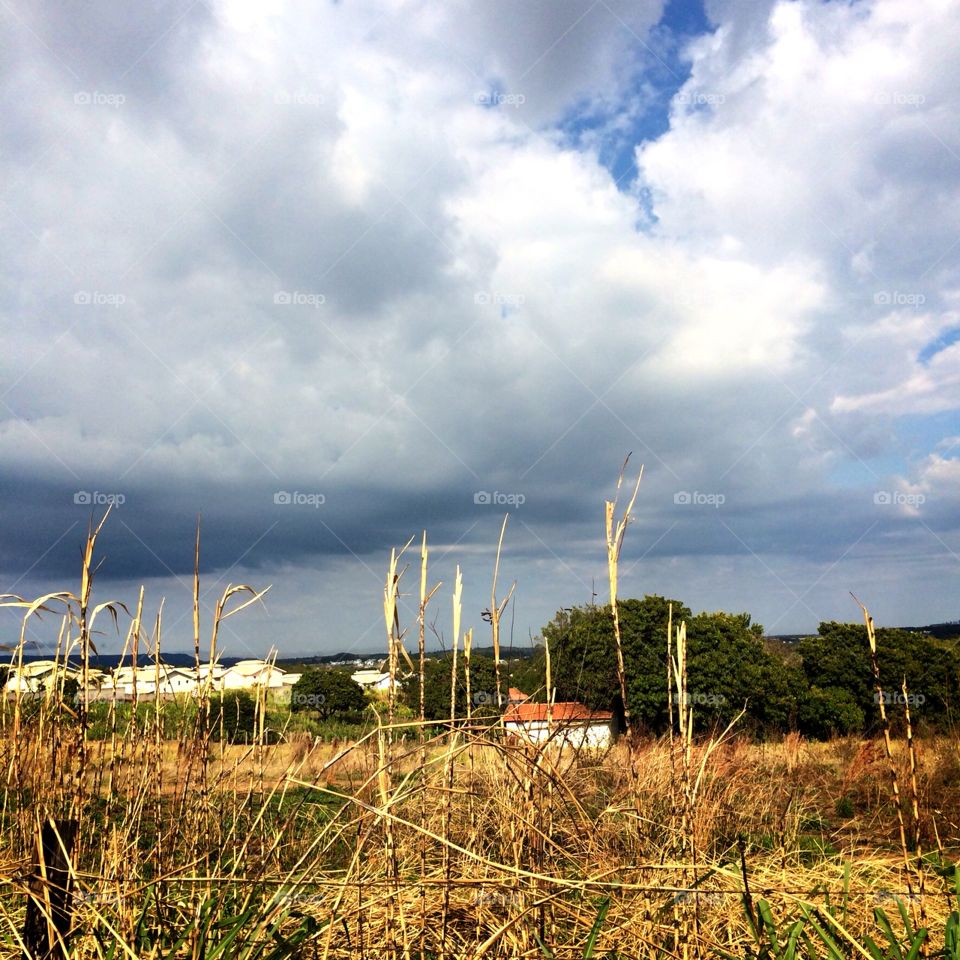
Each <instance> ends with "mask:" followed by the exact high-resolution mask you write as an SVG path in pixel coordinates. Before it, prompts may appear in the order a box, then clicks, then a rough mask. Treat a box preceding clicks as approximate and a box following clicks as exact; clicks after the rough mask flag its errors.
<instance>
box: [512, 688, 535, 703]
mask: <svg viewBox="0 0 960 960" xmlns="http://www.w3.org/2000/svg"><path fill="white" fill-rule="evenodd" d="M507 698H508V699H509V701H510V703H523V701H524V700H529V699H530V696H529V694H526V693H524V692H523V691H522V690H518V689H517V688H516V687H511V688H510V689H509V690H508V691H507Z"/></svg>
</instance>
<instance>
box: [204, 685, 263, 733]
mask: <svg viewBox="0 0 960 960" xmlns="http://www.w3.org/2000/svg"><path fill="white" fill-rule="evenodd" d="M256 733H257V702H256V700H254V698H253V697H252V696H251V695H250V694H249V693H247V692H246V690H226V691H224V693H223V694H221V695H218V696H215V697H211V698H210V734H211V736H212V737H213V739H214V740H219V739H220V738H221V737H223V739H224V740H226V741H227V742H228V743H243V742H249V741H251V740H252V739H253V738H254V737H255V736H256Z"/></svg>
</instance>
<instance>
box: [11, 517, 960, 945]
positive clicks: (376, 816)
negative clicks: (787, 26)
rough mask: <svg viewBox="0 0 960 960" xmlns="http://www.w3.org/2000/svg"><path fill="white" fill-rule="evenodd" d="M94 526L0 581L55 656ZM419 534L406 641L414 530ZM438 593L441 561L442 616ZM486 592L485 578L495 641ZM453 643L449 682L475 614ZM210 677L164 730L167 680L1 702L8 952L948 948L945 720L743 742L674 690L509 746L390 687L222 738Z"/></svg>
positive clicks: (958, 760) (953, 834)
mask: <svg viewBox="0 0 960 960" xmlns="http://www.w3.org/2000/svg"><path fill="white" fill-rule="evenodd" d="M611 515H612V511H611ZM610 529H611V530H615V529H616V528H615V527H613V525H612V524H611V528H610ZM618 537H619V538H620V539H622V535H619V534H616V533H614V534H613V535H612V537H611V538H610V539H611V543H612V544H613V547H614V549H612V550H611V554H610V557H611V584H612V591H611V592H612V597H613V599H614V600H615V599H616V592H615V589H616V588H615V585H616V559H617V556H618V546H617V544H618ZM95 542H96V531H93V532H91V536H90V538H89V541H88V544H87V549H86V555H85V561H84V568H83V575H82V580H81V589H80V592H79V593H78V594H77V595H73V594H66V593H65V594H58V595H55V596H50V597H45V598H40V599H39V600H36V601H26V600H19V599H15V598H14V599H11V598H8V599H7V600H6V601H5V602H6V604H7V605H8V606H9V605H13V606H19V607H21V608H22V610H23V615H24V618H25V620H24V622H25V623H26V621H27V620H29V618H31V617H32V616H34V615H35V614H36V613H37V612H38V611H39V610H46V611H48V612H53V611H57V612H58V613H60V614H62V621H61V625H60V652H61V654H62V655H63V656H66V655H68V654H69V655H73V656H79V657H80V658H81V659H83V660H84V661H85V660H86V659H87V658H88V657H89V650H90V642H91V641H90V638H91V633H92V631H93V628H94V623H95V621H97V620H98V618H107V617H112V616H117V617H119V616H120V614H121V612H122V611H121V609H120V608H119V607H117V606H107V605H99V606H97V605H94V604H93V603H92V601H91V589H92V570H93V569H94V565H93V561H92V558H93V551H94V546H95ZM421 556H422V577H421V593H420V596H421V618H420V625H421V650H422V637H423V633H422V626H423V623H424V617H423V616H422V613H423V611H424V610H425V608H426V603H427V602H428V600H429V597H430V596H431V595H432V594H431V591H429V590H428V589H427V586H426V584H427V578H426V569H427V551H426V547H425V545H424V547H423V550H422V555H421ZM397 560H398V558H397V556H394V557H393V558H392V559H391V564H390V568H389V570H388V573H387V579H386V589H385V608H384V614H385V624H386V627H387V636H388V645H389V647H388V648H389V655H390V673H391V676H395V675H396V674H397V672H398V670H399V669H400V657H401V655H402V652H401V649H400V640H401V634H400V632H399V629H398V627H397V622H396V617H395V610H396V607H395V603H396V591H397V584H398V575H397ZM198 579H199V576H198V575H197V581H198ZM197 592H198V591H197ZM256 596H257V594H256V593H255V592H254V591H252V590H251V589H250V588H247V587H232V588H230V589H229V590H228V591H227V592H226V593H225V594H224V597H223V598H222V600H221V602H220V603H219V604H218V606H217V613H216V616H215V618H214V622H213V624H212V633H211V639H210V648H209V659H210V660H211V661H213V660H214V659H215V657H216V651H217V633H218V628H219V624H220V623H221V622H222V620H223V619H224V618H226V617H227V616H231V615H232V614H233V613H235V612H239V611H240V610H242V608H243V606H244V605H245V604H247V603H249V602H251V600H252V599H254V598H255V597H256ZM459 596H460V584H459V580H458V582H457V584H455V585H454V599H455V604H454V630H453V636H454V637H458V638H459V637H460V623H459V607H458V605H457V601H458V600H459ZM142 604H143V598H142V596H141V599H140V602H139V603H138V604H137V605H136V607H135V608H134V609H135V612H134V613H133V614H132V615H131V617H130V623H129V628H128V630H127V646H128V648H129V647H130V645H131V644H137V645H138V646H139V648H140V651H141V656H143V655H144V654H145V653H146V654H151V655H157V654H160V652H161V651H160V649H159V646H160V644H159V638H160V637H161V635H162V631H161V625H160V619H159V616H158V618H157V620H156V621H155V622H154V624H153V625H152V627H151V629H149V630H148V629H146V628H145V626H144V623H143V605H142ZM504 606H505V604H504V603H503V602H498V600H497V596H496V578H494V586H493V590H492V596H491V608H490V609H491V611H493V615H492V618H491V619H492V621H493V622H492V630H493V642H494V647H495V648H496V645H497V642H498V635H497V630H498V616H499V613H500V612H502V610H503V609H504ZM614 608H615V607H614ZM197 623H198V625H197V633H196V643H197V649H198V660H199V642H200V641H199V621H198V622H197ZM684 636H685V634H684V628H683V625H682V624H681V625H679V627H678V628H677V629H676V630H675V634H671V641H670V642H671V645H672V646H671V656H670V660H669V663H670V670H669V678H670V683H671V685H672V686H671V689H674V688H675V690H676V703H686V702H688V698H687V691H686V687H685V682H686V671H685V642H684ZM21 639H22V638H21ZM463 640H464V645H463V650H462V653H463V656H464V657H465V658H466V660H465V665H466V671H465V676H466V683H467V685H468V687H469V683H470V671H469V652H470V649H471V644H472V632H471V631H469V630H468V631H466V633H465V634H464V635H463ZM19 650H20V651H22V646H21V647H20V648H19ZM17 655H18V651H14V658H16V656H17ZM463 667H464V662H462V663H461V669H463ZM420 669H421V676H422V669H423V667H422V660H421V666H420ZM549 669H550V668H549V658H548V659H547V670H548V675H547V676H546V677H545V678H544V682H545V686H546V688H547V689H550V687H551V683H550V676H549ZM454 670H456V661H454ZM457 676H458V674H456V673H454V674H453V678H454V679H453V680H452V682H456V677H457ZM666 679H667V674H665V682H666ZM211 700H212V697H210V696H207V694H203V695H201V697H200V698H199V703H198V708H197V709H194V710H193V711H192V713H188V714H185V716H187V717H188V718H189V719H188V722H185V723H183V724H182V725H181V728H180V729H179V731H178V732H177V734H176V736H173V737H171V736H170V730H169V724H166V723H165V718H164V710H165V709H167V708H166V707H164V705H163V704H161V703H157V704H153V705H152V706H151V705H146V706H145V709H142V710H141V711H140V712H139V713H137V714H136V719H135V721H134V722H123V723H121V722H120V716H119V710H118V709H117V707H116V705H114V704H111V705H109V706H108V707H105V709H106V710H107V715H106V716H105V717H102V716H101V717H99V719H98V724H99V726H100V732H99V733H98V735H97V738H93V737H92V736H91V725H90V722H91V712H90V709H88V707H89V705H88V704H86V703H84V700H83V696H82V695H81V696H80V697H79V698H77V697H76V696H75V695H74V696H69V697H68V696H67V695H66V690H65V688H63V687H61V688H60V689H51V690H50V691H48V693H47V694H46V695H45V696H44V697H42V698H41V699H40V700H39V701H37V700H35V699H31V698H27V697H22V698H19V699H16V700H7V701H4V702H3V709H2V714H0V717H2V729H0V734H2V735H0V760H2V763H3V770H4V777H3V782H2V786H3V800H2V807H0V816H2V819H3V832H2V840H0V879H2V885H0V918H2V924H0V942H2V944H3V952H4V954H5V955H9V956H15V955H22V954H23V952H24V949H25V946H26V947H27V948H28V952H29V953H30V954H31V955H37V956H43V955H50V956H71V957H74V956H75V957H84V958H86V957H104V958H106V957H109V958H120V957H131V958H133V957H156V958H160V957H191V958H197V960H200V958H215V957H224V958H225V957H241V958H275V960H280V958H285V957H311V958H321V957H322V958H346V957H361V958H370V960H373V958H381V957H391V958H394V957H397V958H399V957H402V958H428V957H429V958H441V957H448V958H454V957H456V958H468V957H469V958H473V957H490V958H494V957H497V958H519V957H529V958H534V957H537V958H551V957H556V958H569V957H577V958H588V957H608V958H633V957H651V958H652V957H661V958H667V957H669V958H673V957H679V958H687V957H715V956H735V957H770V958H789V957H794V956H798V957H799V956H824V957H828V956H829V957H868V958H881V957H889V958H901V957H907V956H919V955H926V956H934V955H941V956H949V957H958V956H960V946H958V915H957V914H956V912H955V909H956V899H957V885H958V880H957V876H958V874H957V871H956V870H955V869H954V868H953V866H952V864H953V862H954V861H955V860H956V859H957V857H958V855H960V849H958V848H960V833H958V823H957V821H958V814H957V813H956V811H957V810H958V809H960V805H958V802H957V801H958V797H960V753H958V749H957V741H956V739H955V738H945V737H940V738H928V739H924V740H922V741H921V740H916V741H914V740H912V739H910V740H905V741H891V740H890V738H889V731H888V730H887V731H885V732H886V733H887V736H885V737H884V738H883V739H878V740H866V741H865V740H860V739H835V740H833V741H831V742H828V743H813V742H806V741H804V740H803V739H802V738H800V737H799V736H797V735H796V734H793V735H788V736H786V737H785V738H782V739H780V740H778V741H776V742H768V743H755V742H749V741H748V740H747V739H745V738H743V737H742V736H741V735H740V734H739V733H738V730H737V727H736V725H735V724H734V725H732V726H731V727H730V728H728V729H725V730H719V729H718V730H715V731H713V733H712V734H710V735H707V736H702V737H701V736H694V734H693V727H692V724H691V721H690V714H688V713H684V712H679V713H678V714H677V715H676V718H675V720H676V722H675V723H674V724H673V725H672V726H673V729H672V731H671V734H670V735H669V736H668V737H662V738H659V739H646V740H643V739H640V738H637V737H627V738H624V739H622V740H621V741H620V742H619V743H617V744H616V745H615V746H613V747H612V748H610V749H609V750H606V751H602V752H592V751H580V752H577V751H574V750H571V749H569V748H561V747H559V746H558V745H557V744H555V743H549V742H548V743H545V744H542V745H540V746H534V745H531V744H525V743H523V742H511V741H509V740H508V739H506V738H505V737H504V735H503V730H502V728H501V727H500V726H499V724H498V723H497V721H496V720H495V719H483V718H480V717H474V716H472V715H471V714H470V708H469V706H468V708H467V715H466V716H458V715H456V713H455V712H454V715H452V716H451V717H450V718H449V720H448V721H446V722H444V723H441V724H437V723H432V724H430V725H429V726H428V725H427V724H426V723H424V722H423V721H422V720H420V719H414V720H403V721H401V720H399V719H397V718H398V717H399V716H401V713H400V711H399V710H398V709H397V707H398V703H397V701H396V691H395V689H394V688H393V687H391V690H390V691H389V694H388V696H387V699H386V701H385V702H384V703H383V705H382V707H381V708H380V709H379V710H371V711H369V719H368V722H367V728H366V732H365V733H364V734H363V735H361V736H360V737H358V738H356V739H352V740H350V741H347V742H341V743H333V744H329V743H321V742H319V741H318V740H316V739H314V738H313V737H310V736H307V735H305V734H303V733H302V732H294V731H292V730H288V731H286V732H284V731H280V733H279V736H278V735H277V733H276V732H273V733H272V734H271V736H270V737H268V736H267V735H266V731H265V729H264V726H263V724H262V723H260V725H259V727H258V728H257V729H256V730H255V732H254V735H253V736H252V739H251V742H249V743H247V744H242V745H241V744H236V743H230V742H228V740H227V738H226V737H224V736H223V735H222V728H221V729H220V730H218V729H217V724H216V723H215V722H214V721H213V719H212V717H213V716H214V715H213V713H212V712H211ZM451 702H452V703H454V704H455V703H456V699H455V698H453V697H451ZM466 702H467V703H468V705H469V703H470V697H469V695H468V696H467V701H466ZM454 709H455V708H454ZM421 710H422V707H421ZM259 715H260V716H261V717H263V716H264V715H265V713H264V711H262V710H261V711H260V714H259ZM44 835H45V836H44ZM41 849H42V850H43V853H42V855H41V853H40V851H41ZM44 940H47V941H49V943H50V944H51V951H50V953H49V954H48V953H47V948H46V946H44V947H43V948H42V949H41V948H40V947H38V946H37V944H38V943H39V942H40V941H44ZM25 941H26V944H25Z"/></svg>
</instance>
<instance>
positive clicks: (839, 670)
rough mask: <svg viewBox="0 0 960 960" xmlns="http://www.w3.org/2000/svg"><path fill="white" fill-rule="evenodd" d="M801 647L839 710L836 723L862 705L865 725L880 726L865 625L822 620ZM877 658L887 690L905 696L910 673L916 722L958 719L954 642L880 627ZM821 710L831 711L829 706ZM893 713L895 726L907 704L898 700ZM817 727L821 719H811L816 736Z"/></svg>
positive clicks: (817, 684) (814, 679)
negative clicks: (817, 720)
mask: <svg viewBox="0 0 960 960" xmlns="http://www.w3.org/2000/svg"><path fill="white" fill-rule="evenodd" d="M798 652H799V653H800V656H801V658H802V662H803V672H804V674H805V675H806V678H807V681H808V682H809V684H810V685H811V688H816V689H817V690H818V691H821V692H822V696H821V698H824V697H825V698H826V699H827V701H829V702H832V703H833V705H834V706H835V707H837V710H838V711H839V714H840V716H839V717H838V718H837V719H836V720H835V721H831V723H832V725H833V726H835V727H836V728H837V729H843V727H844V723H843V717H844V716H847V715H849V714H851V713H854V712H855V711H856V710H858V711H859V712H860V713H861V714H862V716H863V720H862V721H861V724H860V726H861V727H862V726H863V724H864V723H865V724H866V725H867V727H868V728H874V727H875V725H876V724H877V723H878V722H879V708H878V706H877V703H876V697H875V693H876V691H875V689H874V682H873V673H872V669H871V664H870V647H869V642H868V640H867V630H866V627H865V626H864V625H863V624H856V623H837V622H824V623H821V624H820V628H819V630H818V632H817V636H815V637H807V638H805V639H803V640H801V641H800V643H799V644H798ZM877 661H878V664H879V667H880V679H881V684H882V686H883V690H884V693H885V694H886V695H888V696H890V697H894V698H897V697H901V696H902V695H901V684H902V682H903V680H904V678H906V681H907V688H908V690H909V694H910V696H911V704H910V706H911V719H912V720H913V721H914V723H916V724H919V725H923V724H927V725H930V726H933V727H945V726H947V725H948V724H949V723H950V722H951V721H952V720H954V719H955V712H956V705H955V702H954V691H955V690H956V689H957V683H958V680H960V658H958V656H957V651H956V646H955V644H954V643H953V642H951V641H947V640H941V639H937V638H935V637H930V636H927V635H926V634H923V633H916V632H912V631H909V630H896V629H885V628H882V627H881V628H879V629H878V630H877ZM826 691H832V692H831V693H829V694H828V693H826ZM840 691H842V692H843V696H841V695H840ZM848 702H850V703H852V705H853V709H852V708H851V707H849V706H848V705H847V704H848ZM821 706H822V705H821ZM812 712H814V713H816V712H817V711H812ZM819 712H820V713H823V714H825V715H826V714H827V713H829V711H827V710H826V708H824V709H823V710H821V711H819ZM887 713H888V715H889V716H890V718H891V721H892V722H893V723H894V726H899V725H900V724H901V722H902V716H903V708H902V706H900V705H899V704H897V703H893V704H891V705H890V706H889V708H888V710H887ZM815 727H816V723H811V729H810V731H809V732H810V733H811V735H817V731H816V730H815Z"/></svg>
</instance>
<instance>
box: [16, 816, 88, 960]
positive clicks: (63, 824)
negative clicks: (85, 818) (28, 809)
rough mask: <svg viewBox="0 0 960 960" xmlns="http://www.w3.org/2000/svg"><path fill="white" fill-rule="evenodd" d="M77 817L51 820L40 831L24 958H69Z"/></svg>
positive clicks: (49, 959)
mask: <svg viewBox="0 0 960 960" xmlns="http://www.w3.org/2000/svg"><path fill="white" fill-rule="evenodd" d="M77 827H78V822H77V821H76V820H53V819H48V820H47V821H46V822H45V823H44V824H43V826H42V827H41V829H40V831H39V836H38V837H37V849H36V852H35V854H34V861H33V872H32V874H31V877H30V880H29V891H30V892H29V893H28V894H27V917H26V920H25V921H24V924H23V948H24V958H25V960H66V946H67V940H68V938H69V936H70V926H71V920H72V915H73V905H72V902H71V901H72V890H71V886H72V876H71V873H70V855H71V853H72V851H73V844H74V841H75V840H76V836H77Z"/></svg>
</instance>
